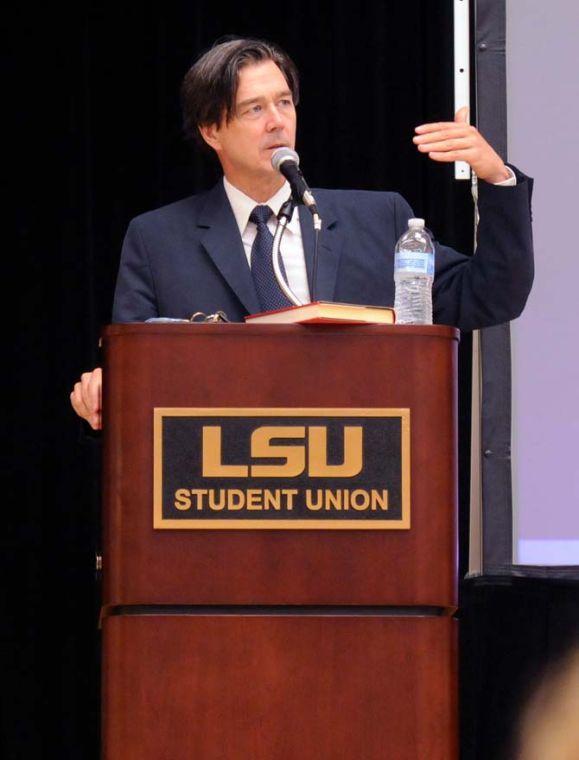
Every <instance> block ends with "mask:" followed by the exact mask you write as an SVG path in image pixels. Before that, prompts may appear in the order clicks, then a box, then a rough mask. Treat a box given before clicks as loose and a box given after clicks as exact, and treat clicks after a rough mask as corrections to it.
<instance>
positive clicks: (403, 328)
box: [102, 322, 460, 341]
mask: <svg viewBox="0 0 579 760" xmlns="http://www.w3.org/2000/svg"><path fill="white" fill-rule="evenodd" d="M189 333H190V334H191V335H194V334H204V335H208V334H213V335H219V334H221V335H243V336H244V337H248V336H250V335H272V334H278V335H288V336H289V335H293V336H295V335H304V334H307V333H309V334H315V335H319V334H329V333H334V334H335V333H347V334H349V335H352V334H357V335H383V336H388V335H392V336H397V337H399V336H401V335H408V336H409V337H428V338H435V337H436V338H446V339H447V340H456V341H458V340H459V339H460V331H459V330H458V329H457V328H456V327H449V326H447V325H378V324H375V325H368V324H344V323H341V324H340V323H337V324H329V323H324V324H306V325H287V324H284V325H265V324H260V325H251V324H245V323H240V322H227V323H217V324H216V323H199V322H195V323H181V322H179V323H174V322H166V323H160V322H152V323H151V322H132V323H128V324H111V325H107V326H106V327H105V328H104V329H103V333H102V334H103V337H104V338H109V337H111V338H112V337H120V336H125V335H175V336H184V335H187V334H189Z"/></svg>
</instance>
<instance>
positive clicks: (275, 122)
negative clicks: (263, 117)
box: [267, 103, 284, 132]
mask: <svg viewBox="0 0 579 760" xmlns="http://www.w3.org/2000/svg"><path fill="white" fill-rule="evenodd" d="M283 124H284V122H283V118H282V115H281V112H280V110H279V108H278V107H277V106H276V105H275V103H272V104H271V106H270V108H269V109H268V120H267V130H268V132H273V131H275V130H276V129H281V128H282V127H283Z"/></svg>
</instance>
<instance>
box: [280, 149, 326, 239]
mask: <svg viewBox="0 0 579 760" xmlns="http://www.w3.org/2000/svg"><path fill="white" fill-rule="evenodd" d="M271 165H272V166H273V168H274V169H275V170H276V171H277V172H279V173H280V174H283V176H284V177H285V178H286V179H287V181H288V182H289V183H290V185H291V189H292V194H293V196H294V198H295V199H296V201H297V202H298V203H303V204H304V206H307V208H309V210H310V211H311V213H312V216H313V217H314V227H315V228H316V229H320V227H321V221H322V220H321V219H320V214H319V212H318V208H317V206H316V200H315V198H314V196H313V195H312V191H311V190H310V188H309V187H308V183H307V182H306V181H305V179H304V175H303V174H302V172H301V170H300V157H299V156H298V154H297V153H296V152H295V150H292V149H291V148H277V150H274V152H273V154H272V156H271ZM318 225H319V226H318Z"/></svg>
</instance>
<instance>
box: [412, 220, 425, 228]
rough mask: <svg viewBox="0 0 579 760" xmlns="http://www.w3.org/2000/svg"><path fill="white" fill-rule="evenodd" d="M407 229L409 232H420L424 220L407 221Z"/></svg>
mask: <svg viewBox="0 0 579 760" xmlns="http://www.w3.org/2000/svg"><path fill="white" fill-rule="evenodd" d="M408 229H410V230H422V229H424V219H409V220H408Z"/></svg>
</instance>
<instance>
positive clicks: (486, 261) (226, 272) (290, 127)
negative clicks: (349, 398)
mask: <svg viewBox="0 0 579 760" xmlns="http://www.w3.org/2000/svg"><path fill="white" fill-rule="evenodd" d="M298 94H299V93H298V76H297V70H296V68H295V66H294V64H293V63H292V61H291V59H290V58H289V57H288V56H287V55H286V54H285V53H284V52H283V51H281V50H280V49H279V48H277V47H276V46H273V45H271V44H270V43H266V42H262V41H255V40H234V41H230V42H226V43H222V44H220V45H217V46H215V47H214V48H212V49H211V50H210V51H209V52H208V53H206V54H205V55H204V56H203V57H202V58H201V59H200V60H199V61H198V62H197V63H196V64H195V65H194V66H193V67H192V68H191V69H190V71H189V72H188V74H187V76H186V77H185V80H184V84H183V103H184V113H185V126H186V129H187V131H188V132H189V134H190V135H191V136H196V137H197V138H199V139H200V140H202V141H203V142H204V143H205V144H207V145H208V146H209V147H210V148H212V149H213V150H214V151H215V153H216V154H217V157H218V159H219V161H220V163H221V166H222V168H223V174H224V178H223V180H222V181H220V182H219V183H218V184H217V185H216V186H215V187H214V188H213V189H212V190H210V191H209V192H207V193H202V194H199V195H196V196H192V197H190V198H187V199H185V200H183V201H179V202H177V203H174V204H171V205H169V206H166V207H164V208H162V209H158V210H156V211H152V212H149V213H147V214H143V215H142V216H140V217H137V218H136V219H134V220H133V221H132V222H131V224H130V226H129V229H128V231H127V236H126V239H125V243H124V246H123V252H122V256H121V265H120V269H119V276H118V280H117V287H116V291H115V301H114V306H113V321H116V322H131V321H142V320H146V319H149V318H151V317H156V316H163V317H180V318H187V317H189V316H190V315H191V314H192V313H193V312H196V311H203V312H206V313H212V312H215V311H217V310H223V311H225V312H226V314H227V316H228V317H229V319H231V320H242V319H243V317H244V316H245V315H246V314H248V313H253V312H257V311H260V310H262V307H263V301H262V300H261V299H262V288H263V287H264V286H263V274H260V278H261V279H259V278H257V277H256V272H255V271H254V269H256V268H253V267H252V263H253V260H254V257H256V256H257V253H256V251H257V248H259V247H260V245H261V243H260V240H263V239H264V235H267V234H268V233H267V229H266V228H269V229H270V230H273V229H274V225H275V214H277V212H278V211H279V209H280V207H281V205H282V203H283V202H284V201H285V200H286V199H287V198H288V196H289V194H290V190H289V186H288V185H287V183H286V182H285V180H284V178H283V177H282V176H281V175H280V174H278V173H277V172H276V171H274V169H273V168H272V165H271V156H272V153H273V152H274V150H276V149H277V148H279V147H282V146H285V147H290V148H293V147H294V144H295V135H296V111H295V106H296V104H297V101H298ZM466 117H467V113H466V109H463V110H462V111H459V112H458V113H457V115H456V117H455V121H453V122H443V123H436V124H425V125H422V126H420V127H417V128H416V135H415V136H414V138H413V139H414V142H415V144H416V146H417V148H418V150H419V151H421V152H424V153H427V154H428V155H429V157H430V158H431V159H433V160H435V161H446V162H453V161H460V160H462V161H467V162H468V163H469V164H470V166H471V167H472V169H473V170H474V171H475V172H476V174H477V176H478V178H479V180H481V182H480V185H479V187H480V189H479V209H480V219H481V221H480V226H479V239H478V248H477V253H476V255H475V256H474V257H467V256H463V255H462V254H459V253H457V252H456V251H453V250H452V249H450V248H446V247H444V246H440V245H437V248H436V276H435V283H434V289H433V302H434V319H435V321H436V322H440V323H444V324H451V325H456V326H457V327H460V328H461V329H466V330H470V329H474V328H479V327H485V326H488V325H492V324H500V323H502V322H506V321H508V320H510V319H513V318H515V317H516V316H518V315H519V314H520V312H521V311H522V308H523V306H524V304H525V301H526V298H527V295H528V293H529V290H530V287H531V283H532V276H533V264H532V240H531V224H530V196H531V187H532V182H531V181H530V180H529V179H527V178H526V177H525V176H524V175H522V174H520V173H518V172H516V170H513V169H511V168H509V167H507V166H505V164H504V163H503V161H502V159H501V158H500V157H499V156H498V155H497V153H495V151H494V150H493V149H492V147H491V146H490V145H489V144H488V143H487V142H486V140H484V138H483V137H482V136H481V135H480V133H479V132H478V131H477V130H476V129H475V128H474V127H471V126H469V125H468V124H467V123H466ZM315 195H316V201H317V203H318V207H319V209H320V213H321V216H322V219H323V228H322V232H321V235H320V256H319V271H318V277H317V281H316V298H319V299H324V300H335V301H342V302H351V303H366V304H381V305H391V304H392V303H393V300H394V292H393V256H392V255H389V254H388V253H387V252H390V251H393V250H394V245H395V242H396V240H397V238H398V237H399V236H400V235H401V234H402V232H404V231H405V230H406V228H407V221H408V218H409V217H411V216H413V214H412V212H411V209H410V208H409V206H408V204H407V203H406V202H405V201H404V200H403V199H402V198H401V197H400V196H399V195H397V194H396V193H370V192H362V191H334V190H320V191H315ZM267 207H269V208H267ZM264 208H267V213H268V214H269V213H270V212H269V209H271V211H272V212H273V214H272V216H271V218H270V219H269V220H268V219H267V214H266V217H264V219H265V221H263V220H262V219H261V216H260V211H259V210H260V209H261V210H262V211H263V209H264ZM307 213H308V212H307V211H304V210H303V209H300V214H299V215H298V213H296V214H294V217H293V218H292V221H291V222H290V224H289V225H288V229H287V231H286V233H285V235H284V244H283V250H282V257H283V260H284V265H285V273H286V279H287V281H288V283H289V285H290V287H291V288H292V290H293V291H294V293H296V295H298V297H299V298H300V299H301V300H302V301H304V302H305V301H308V300H309V298H310V296H311V291H312V261H311V257H312V246H313V240H312V236H313V233H312V226H311V219H308V218H307ZM267 287H268V288H270V289H271V287H272V285H271V283H267ZM273 287H275V284H274V285H273ZM100 388H101V372H100V369H96V370H94V371H93V372H92V373H86V374H85V375H83V377H82V378H81V380H80V382H79V383H77V384H76V386H75V389H74V390H73V392H72V394H71V401H72V405H73V407H74V409H75V411H76V412H77V413H78V414H79V415H80V416H81V417H83V418H85V419H86V420H87V421H88V422H89V424H90V425H91V426H92V427H93V428H99V427H100V424H101V418H100Z"/></svg>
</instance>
